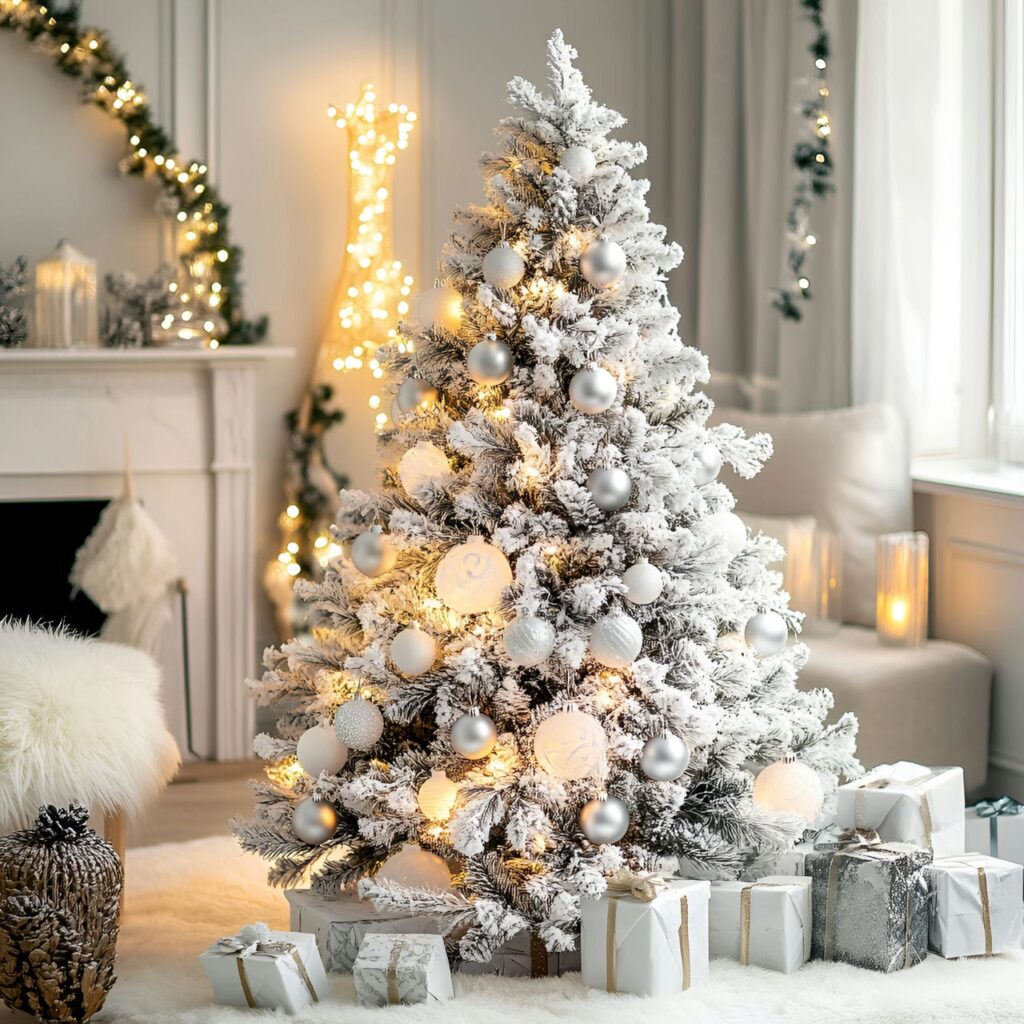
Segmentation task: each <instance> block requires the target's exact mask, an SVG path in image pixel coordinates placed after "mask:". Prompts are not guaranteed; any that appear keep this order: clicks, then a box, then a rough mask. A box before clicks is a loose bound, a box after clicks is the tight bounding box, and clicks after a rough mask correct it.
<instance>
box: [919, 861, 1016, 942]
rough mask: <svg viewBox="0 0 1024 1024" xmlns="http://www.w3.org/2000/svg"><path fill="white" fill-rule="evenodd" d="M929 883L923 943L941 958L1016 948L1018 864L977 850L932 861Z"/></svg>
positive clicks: (928, 869)
mask: <svg viewBox="0 0 1024 1024" xmlns="http://www.w3.org/2000/svg"><path fill="white" fill-rule="evenodd" d="M927 873H928V880H929V884H930V886H931V895H932V899H931V919H930V923H929V930H928V944H929V946H930V948H931V949H933V950H934V951H935V952H936V953H939V954H941V955H942V956H944V957H946V958H947V959H952V958H954V957H960V956H992V955H993V954H996V953H1008V952H1009V951H1010V950H1019V949H1020V945H1021V929H1022V918H1024V868H1022V867H1021V866H1020V865H1019V864H1013V863H1011V862H1010V861H1006V860H996V859H995V857H987V856H985V855H984V854H981V853H967V854H964V856H962V857H947V858H944V859H943V860H937V861H935V862H934V863H933V864H931V865H929V866H928V868H927Z"/></svg>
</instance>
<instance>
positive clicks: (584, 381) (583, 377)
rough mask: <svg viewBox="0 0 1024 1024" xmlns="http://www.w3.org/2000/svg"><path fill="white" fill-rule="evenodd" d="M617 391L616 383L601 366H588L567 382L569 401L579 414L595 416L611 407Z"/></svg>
mask: <svg viewBox="0 0 1024 1024" xmlns="http://www.w3.org/2000/svg"><path fill="white" fill-rule="evenodd" d="M618 390H619V385H618V382H617V381H616V380H615V378H614V377H613V376H612V375H611V374H610V373H609V372H608V371H607V370H606V369H605V368H604V367H603V366H588V367H586V368H585V369H582V370H579V371H578V372H577V373H575V374H574V375H573V378H572V380H571V381H569V401H570V402H572V404H573V405H574V406H575V407H576V409H578V410H579V411H580V412H582V413H584V414H586V415H587V416H595V415H597V414H598V413H601V412H606V411H607V410H608V409H610V408H611V407H612V404H613V403H614V402H615V396H616V394H618Z"/></svg>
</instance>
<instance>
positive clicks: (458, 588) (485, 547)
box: [434, 536, 512, 615]
mask: <svg viewBox="0 0 1024 1024" xmlns="http://www.w3.org/2000/svg"><path fill="white" fill-rule="evenodd" d="M511 582H512V568H511V567H510V566H509V564H508V559H507V558H506V557H505V555H504V553H503V552H502V551H501V550H500V549H499V548H496V547H495V546H494V545H493V544H488V543H487V541H485V540H484V539H483V537H476V536H474V537H470V538H469V540H468V541H467V542H466V543H465V544H459V545H458V546H457V547H454V548H452V549H451V551H449V552H448V554H446V555H445V556H444V558H442V559H441V564H440V565H439V566H438V567H437V575H436V576H435V577H434V586H435V587H436V588H437V596H438V597H439V598H441V600H442V601H443V602H444V603H445V604H446V605H447V606H448V607H449V608H451V610H452V611H455V612H461V613H462V614H464V615H475V614H478V613H480V612H489V611H493V610H494V609H495V608H497V607H498V605H499V604H500V603H501V592H502V591H503V590H504V589H505V588H506V587H507V586H508V585H509V584H510V583H511Z"/></svg>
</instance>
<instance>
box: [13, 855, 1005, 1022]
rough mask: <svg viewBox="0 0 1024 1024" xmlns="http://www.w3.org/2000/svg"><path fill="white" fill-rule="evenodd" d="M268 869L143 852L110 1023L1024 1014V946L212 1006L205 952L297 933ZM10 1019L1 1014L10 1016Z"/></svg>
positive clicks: (915, 1018)
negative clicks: (378, 1002)
mask: <svg viewBox="0 0 1024 1024" xmlns="http://www.w3.org/2000/svg"><path fill="white" fill-rule="evenodd" d="M265 876H266V865H265V864H264V862H262V861H260V860H258V859H256V858H255V857H253V856H252V855H249V854H245V853H242V852H241V851H239V849H238V848H237V846H236V845H235V843H234V842H233V840H231V839H230V838H227V837H217V838H210V839H199V840H195V841H193V842H189V843H180V844H173V845H167V846H155V847H150V848H146V849H139V850H131V851H129V854H128V888H127V894H126V917H125V919H124V922H123V924H122V927H121V937H120V941H119V946H118V954H119V955H118V965H117V974H118V981H117V984H116V985H115V986H114V989H113V991H112V992H111V993H110V997H109V998H108V1000H107V1005H106V1007H105V1008H104V1010H103V1013H102V1015H101V1016H100V1017H98V1018H96V1020H97V1021H99V1020H102V1021H139V1022H142V1021H145V1022H147V1024H158V1022H161V1024H162V1022H166V1024H171V1022H174V1024H179V1022H180V1024H221V1022H224V1024H235V1022H237V1024H242V1022H243V1021H248V1022H252V1021H254V1020H270V1019H275V1020H282V1021H283V1020H295V1021H297V1022H305V1021H311V1022H326V1021H337V1022H341V1021H344V1022H345V1024H364V1022H371V1021H372V1022H375V1024H380V1022H381V1021H382V1020H393V1021H395V1022H396V1024H405V1022H408V1024H420V1022H427V1021H430V1022H434V1021H437V1022H441V1021H443V1022H445V1024H492V1022H494V1024H497V1022H507V1021H513V1020H514V1021H516V1024H533V1022H551V1024H555V1022H558V1024H573V1022H585V1024H630V1022H634V1021H635V1022H638V1024H639V1022H642V1024H652V1022H655V1021H667V1020H674V1021H685V1022H686V1024H712V1022H714V1024H733V1022H735V1024H794V1022H803V1021H807V1022H814V1024H829V1022H842V1024H846V1022H849V1024H854V1022H856V1024H860V1022H863V1021H871V1022H872V1024H904V1022H921V1024H925V1022H927V1024H939V1022H946V1021H949V1022H955V1024H972V1022H982V1021H984V1022H985V1024H989V1022H1000V1024H1001V1022H1004V1021H1005V1022H1007V1024H1010V1022H1013V1024H1021V1022H1022V1021H1024V952H1017V953H1015V954H1013V955H1010V956H1003V957H994V958H990V959H977V960H961V961H946V960H943V959H942V958H941V957H938V956H929V957H928V959H927V960H926V961H925V963H923V964H921V965H919V966H917V967H915V968H913V969H912V970H909V971H901V972H898V973H896V974H892V975H888V976H887V975H883V974H877V973H873V972H870V971H863V970H859V969H857V968H855V967H848V966H846V965H844V964H823V963H810V964H807V965H806V966H805V967H804V968H803V969H802V970H800V971H799V972H798V973H796V974H792V975H788V976H787V975H783V974H776V973H774V972H771V971H764V970H761V969H759V968H756V967H746V968H744V967H740V966H739V965H738V964H736V963H733V962H731V961H725V960H715V961H712V964H711V986H710V987H709V988H707V989H699V990H694V991H691V992H687V993H680V994H679V995H673V996H669V997H664V998H658V999H639V998H637V997H635V996H625V995H614V996H613V995H608V994H606V993H603V992H597V991H594V990H592V989H587V988H584V987H583V985H582V984H581V982H580V978H579V975H578V974H570V975H566V976H565V977H563V978H549V979H542V980H537V981H531V980H528V979H512V978H493V977H461V976H459V975H456V976H455V1000H454V1001H453V1002H451V1003H446V1004H442V1005H439V1006H433V1007H425V1006H408V1007H389V1008H387V1009H364V1008H362V1007H359V1006H357V1005H356V1004H355V993H354V989H353V985H352V978H351V976H350V975H331V982H332V986H333V991H332V993H331V998H330V999H329V1000H328V1001H325V1002H323V1003H321V1004H320V1005H318V1006H315V1007H313V1008H312V1009H310V1010H309V1011H307V1012H306V1013H303V1014H300V1015H299V1016H297V1017H294V1018H288V1017H287V1016H286V1015H284V1014H281V1015H277V1014H274V1013H272V1012H270V1011H248V1010H237V1009H232V1008H230V1007H224V1006H217V1005H213V1004H212V1003H211V995H210V989H209V985H208V984H207V982H206V978H205V976H204V975H203V972H202V969H201V968H200V966H199V964H198V962H197V960H196V957H197V955H198V954H199V953H200V952H201V951H202V950H203V949H205V948H206V946H208V945H209V944H210V943H211V942H213V941H215V940H216V939H218V938H219V937H220V936H222V935H230V934H234V933H235V932H236V931H237V930H238V928H239V927H240V926H241V925H243V924H247V923H250V922H252V921H266V922H267V924H269V925H270V926H271V927H272V928H287V926H288V909H287V905H286V903H285V899H284V896H283V895H282V893H281V892H280V891H279V890H274V889H270V888H269V887H268V886H267V885H266V881H265ZM7 1019H11V1018H10V1017H5V1016H4V1011H3V1010H2V1009H0V1020H7Z"/></svg>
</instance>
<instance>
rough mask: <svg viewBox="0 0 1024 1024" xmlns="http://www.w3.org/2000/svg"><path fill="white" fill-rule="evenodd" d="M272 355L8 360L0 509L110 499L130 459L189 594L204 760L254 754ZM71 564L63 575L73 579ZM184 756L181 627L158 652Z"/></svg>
mask: <svg viewBox="0 0 1024 1024" xmlns="http://www.w3.org/2000/svg"><path fill="white" fill-rule="evenodd" d="M291 354H292V353H291V350H289V349H284V348H276V347H272V346H264V345H254V346H244V347H242V346H238V347H229V346H223V347H221V348H220V349H218V350H216V351H212V352H211V351H209V350H205V349H203V350H191V349H156V348H154V349H140V350H120V349H66V350H62V349H15V350H6V351H4V350H0V501H55V500H61V499H74V498H111V497H113V496H115V495H117V494H120V493H121V488H122V480H123V472H124V459H125V452H126V449H127V450H129V451H130V458H131V463H132V472H133V475H134V477H135V484H136V490H137V493H138V494H139V496H140V498H141V499H142V500H143V502H145V504H146V508H147V510H148V511H149V512H150V514H151V515H152V516H153V517H154V518H155V519H156V521H157V523H158V524H159V525H160V526H161V528H162V529H163V530H164V531H165V532H166V533H167V534H168V536H169V537H170V540H171V543H172V545H173V547H174V549H175V552H176V554H177V556H178V559H179V563H180V570H181V574H182V576H183V577H185V579H186V580H187V581H188V585H189V633H190V636H189V640H190V659H189V660H190V666H191V676H192V701H193V724H194V730H195V745H196V748H197V749H198V751H199V752H200V753H201V754H203V755H206V756H213V757H216V758H217V759H218V760H235V759H239V758H243V757H248V756H250V754H251V740H252V731H253V714H252V708H251V702H249V701H248V700H246V699H245V693H244V688H243V686H242V683H243V680H244V679H245V678H246V677H247V676H249V675H251V674H252V672H253V668H254V660H255V650H254V643H255V641H254V614H255V607H254V603H255V579H254V550H255V543H254V535H253V534H254V525H253V524H254V510H253V477H254V471H255V465H254V450H255V442H254V420H255V410H256V382H257V374H258V372H259V370H260V368H261V367H262V366H263V365H264V364H265V363H267V362H268V361H270V360H278V359H283V358H287V357H289V356H291ZM70 568H71V567H70V566H68V569H69V570H70ZM157 657H158V659H159V660H160V662H161V664H162V666H163V670H164V702H165V705H166V707H167V713H168V720H169V723H170V726H171V729H172V731H173V732H174V733H175V736H176V737H177V739H178V742H179V744H180V745H181V747H182V750H183V751H184V747H185V719H184V699H183V689H182V660H181V641H180V621H179V620H178V618H177V615H176V616H175V622H174V627H173V628H169V629H168V630H166V631H165V636H164V637H163V638H162V641H161V646H160V649H159V650H158V651H157Z"/></svg>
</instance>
